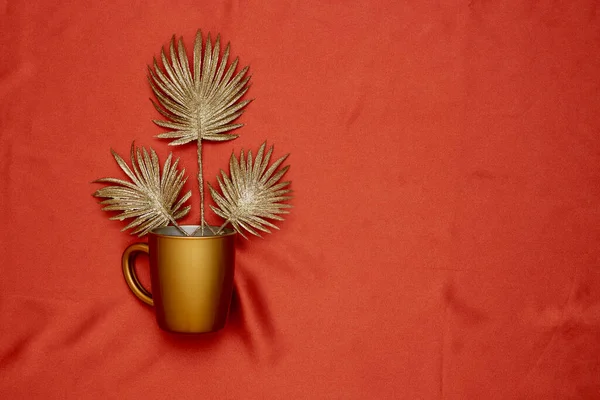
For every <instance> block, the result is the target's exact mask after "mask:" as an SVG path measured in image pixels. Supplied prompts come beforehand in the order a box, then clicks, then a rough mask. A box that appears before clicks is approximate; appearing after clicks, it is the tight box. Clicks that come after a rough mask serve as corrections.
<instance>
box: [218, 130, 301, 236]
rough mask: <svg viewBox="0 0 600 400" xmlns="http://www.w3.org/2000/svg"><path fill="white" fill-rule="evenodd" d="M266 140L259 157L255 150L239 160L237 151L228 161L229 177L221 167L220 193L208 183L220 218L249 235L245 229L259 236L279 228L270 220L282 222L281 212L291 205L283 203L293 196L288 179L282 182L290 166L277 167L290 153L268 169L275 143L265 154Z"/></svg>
mask: <svg viewBox="0 0 600 400" xmlns="http://www.w3.org/2000/svg"><path fill="white" fill-rule="evenodd" d="M266 146H267V143H266V142H265V143H263V144H262V145H261V146H260V148H259V149H258V153H257V154H256V158H254V159H253V158H252V152H250V151H249V152H248V153H247V155H244V150H242V151H241V152H240V157H239V159H238V158H236V156H235V154H232V155H231V158H230V160H229V174H230V175H229V176H228V175H227V174H226V173H225V172H224V171H222V170H221V176H217V182H218V184H219V188H220V190H221V193H219V192H218V191H217V190H216V189H215V188H213V187H212V186H211V185H210V184H209V189H210V194H211V196H212V198H213V200H214V202H215V203H216V205H217V207H214V206H211V208H212V210H213V211H214V212H215V213H216V214H217V215H218V216H220V217H221V218H224V219H225V220H226V221H228V222H229V223H231V225H232V226H233V228H234V229H235V230H236V231H237V232H238V233H240V234H241V235H242V236H244V237H246V236H245V235H244V233H243V231H247V232H249V233H251V234H253V235H257V236H260V233H259V232H265V233H271V231H270V230H269V229H268V228H275V229H279V228H277V226H275V225H274V224H273V223H271V222H269V221H268V219H271V220H277V221H282V220H283V218H282V217H281V216H280V214H287V213H288V211H287V210H286V209H287V208H290V207H291V205H289V204H285V203H282V202H283V201H287V200H289V199H291V196H289V193H290V192H291V190H289V189H287V186H288V185H289V184H290V182H289V181H286V182H279V180H280V179H281V178H282V177H283V175H284V174H285V173H286V172H287V170H288V169H289V165H286V166H285V167H283V168H280V169H278V168H279V167H280V166H281V164H282V163H283V162H284V161H285V159H286V158H287V156H288V155H285V156H283V157H281V158H279V159H278V160H276V161H275V162H274V163H273V164H272V165H271V166H270V167H269V168H268V169H267V166H268V164H269V159H270V157H271V154H272V152H273V146H271V148H269V150H268V152H267V154H266V155H265V148H266Z"/></svg>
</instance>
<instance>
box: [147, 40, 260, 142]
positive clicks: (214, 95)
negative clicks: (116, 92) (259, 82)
mask: <svg viewBox="0 0 600 400" xmlns="http://www.w3.org/2000/svg"><path fill="white" fill-rule="evenodd" d="M202 44H203V43H202V33H201V32H200V31H199V30H198V32H197V33H196V41H195V44H194V57H193V74H192V71H191V70H190V65H189V62H188V57H187V54H186V51H185V47H184V45H183V40H182V39H181V38H180V39H179V41H178V43H177V46H176V44H175V36H173V38H172V40H171V44H170V47H169V52H170V60H168V59H167V56H166V55H165V51H164V49H161V59H162V64H163V67H164V72H163V70H162V69H161V68H160V67H159V65H158V62H157V61H156V58H155V59H154V68H151V67H150V66H148V81H149V82H150V86H151V87H152V91H153V92H154V94H155V95H156V98H157V99H158V103H159V104H160V105H159V104H156V103H155V102H154V101H152V104H154V107H155V108H156V109H157V110H158V112H159V113H161V114H162V115H163V116H164V117H165V118H166V120H165V121H163V120H155V121H154V123H156V124H157V125H159V126H161V127H163V128H167V129H170V130H171V131H170V132H166V133H161V134H160V135H158V137H159V138H163V139H174V140H173V141H171V143H169V144H170V145H173V146H175V145H182V144H186V143H189V142H192V141H195V140H199V139H200V140H216V141H225V140H231V139H235V138H236V137H238V135H233V134H226V133H225V132H228V131H231V130H233V129H236V128H239V127H241V126H243V124H233V123H232V121H234V120H235V119H236V118H238V117H239V116H240V115H241V114H242V113H243V109H244V107H245V106H246V105H247V104H248V103H249V102H250V100H243V101H240V98H241V97H242V96H243V95H244V93H246V91H247V90H248V87H249V85H248V81H249V80H250V76H247V77H245V75H246V72H247V71H248V67H245V68H243V69H242V70H241V71H240V72H239V73H238V74H237V75H235V76H233V73H234V71H235V69H236V67H237V64H238V59H237V58H236V59H235V60H234V61H233V62H232V63H231V64H230V65H229V68H227V71H225V68H226V66H227V59H228V57H229V44H227V46H226V48H225V52H224V53H223V56H222V57H221V58H219V55H220V47H221V45H220V36H217V40H216V42H215V44H214V47H213V44H212V40H211V38H210V34H208V37H207V39H206V41H205V43H204V46H205V48H204V54H203V52H202ZM176 47H177V48H176ZM161 106H162V107H161Z"/></svg>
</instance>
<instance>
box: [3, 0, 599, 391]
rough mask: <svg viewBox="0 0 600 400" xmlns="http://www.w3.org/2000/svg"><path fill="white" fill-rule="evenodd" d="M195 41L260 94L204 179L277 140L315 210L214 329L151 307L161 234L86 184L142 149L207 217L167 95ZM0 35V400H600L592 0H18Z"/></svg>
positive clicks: (295, 183) (285, 225) (283, 234)
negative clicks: (215, 42) (115, 215)
mask: <svg viewBox="0 0 600 400" xmlns="http://www.w3.org/2000/svg"><path fill="white" fill-rule="evenodd" d="M197 29H201V30H202V32H203V35H205V36H206V35H207V34H208V33H209V32H210V33H211V35H212V37H213V39H214V38H215V36H216V34H217V33H220V34H221V40H222V42H223V43H227V42H231V55H232V57H230V59H233V58H234V57H239V59H240V67H241V66H245V65H249V66H250V70H249V73H250V74H251V75H252V80H251V83H252V85H251V87H250V89H249V91H248V93H247V94H246V98H248V99H254V100H253V102H252V103H250V104H249V105H248V106H247V108H246V111H245V113H244V114H243V115H242V116H241V117H240V118H239V119H238V121H239V122H240V123H243V124H245V126H244V127H243V128H241V129H239V130H237V131H235V133H237V134H239V135H240V136H239V138H238V139H236V140H234V141H230V142H225V143H216V142H205V143H204V144H203V151H204V160H203V162H204V167H205V177H206V180H207V181H208V182H209V183H211V184H212V185H213V186H214V185H215V184H216V176H217V174H218V172H219V170H220V169H225V170H227V169H228V160H229V156H230V155H231V152H232V151H235V152H236V154H239V151H240V149H242V148H244V149H252V150H253V152H254V151H255V150H256V149H258V147H259V146H260V144H261V143H262V142H263V141H264V140H265V139H266V140H268V143H269V144H274V145H275V151H274V153H273V157H280V156H282V155H284V154H285V153H288V152H289V153H291V155H290V157H289V158H288V159H287V161H286V162H288V163H289V164H290V165H291V169H290V170H289V172H288V173H287V175H286V177H287V178H289V179H290V180H292V185H291V189H293V191H294V192H293V195H294V196H295V197H294V199H293V200H292V202H291V203H292V204H293V208H292V209H291V214H289V216H288V217H286V220H285V221H284V222H282V223H280V224H279V226H280V228H281V230H280V231H275V233H273V234H272V235H268V236H266V237H265V238H263V239H260V238H254V237H253V238H250V240H248V241H245V240H243V239H241V238H240V239H241V240H239V241H238V244H237V253H236V257H237V263H236V272H235V291H234V296H233V300H232V306H231V310H230V315H229V320H228V323H227V326H226V327H225V328H224V329H223V330H222V331H220V332H218V333H214V334H208V335H203V336H200V337H195V336H178V335H173V334H168V333H166V332H163V331H161V330H160V329H159V328H158V326H157V325H156V321H155V316H154V312H153V310H152V308H150V307H148V306H146V305H145V304H143V303H141V302H140V301H138V300H137V299H136V298H135V297H134V296H133V295H132V293H131V292H130V291H129V289H128V288H127V286H126V284H125V282H124V280H123V276H122V273H121V266H120V262H121V254H122V252H123V250H124V249H125V248H126V247H127V246H128V245H129V244H131V243H134V242H137V241H146V239H138V238H137V237H134V236H130V235H128V234H127V233H125V232H120V230H121V228H123V227H124V226H125V225H124V224H123V223H122V222H119V221H110V220H109V219H108V217H110V216H111V214H109V213H106V212H103V211H101V207H100V206H99V205H98V200H97V199H95V198H93V197H92V196H91V194H92V193H93V192H94V191H95V190H97V189H98V188H99V187H101V185H98V184H92V183H91V182H92V181H93V180H94V179H97V178H101V177H107V176H114V177H121V178H122V177H123V174H122V172H121V171H120V169H119V167H118V166H117V164H116V163H115V162H114V159H113V158H112V156H111V154H110V149H111V148H113V149H114V150H115V151H117V152H118V153H119V154H121V155H123V156H124V157H126V158H127V155H128V151H129V148H130V146H131V143H132V141H134V140H135V143H136V145H138V146H146V147H148V146H152V147H153V148H154V149H155V150H156V151H157V153H158V155H159V157H160V159H161V161H164V160H165V159H166V157H167V155H168V154H169V152H170V151H173V152H174V155H175V156H179V157H181V161H180V166H183V167H185V168H186V171H188V173H190V178H189V179H188V181H187V183H186V186H185V188H184V191H187V190H192V193H193V197H192V198H191V199H190V201H188V204H190V205H192V211H191V212H190V214H189V215H188V216H186V217H185V218H184V220H183V221H182V222H183V223H188V224H195V223H197V221H198V219H199V212H200V211H199V195H198V191H197V181H196V179H195V177H194V173H195V171H196V169H197V166H196V149H195V146H194V145H191V144H190V145H186V146H179V147H170V146H168V142H167V141H165V140H161V139H157V138H156V137H155V136H156V135H157V134H159V133H161V132H164V129H161V128H159V127H158V126H156V125H154V124H153V123H152V120H153V119H160V118H161V116H160V114H159V113H158V112H157V111H156V110H155V109H154V108H153V107H152V104H151V102H150V101H149V100H148V99H149V98H151V97H152V91H151V89H150V87H149V85H148V81H147V66H148V65H151V64H152V61H153V57H154V56H159V54H160V49H161V46H167V45H168V43H169V41H170V39H171V37H172V35H173V34H177V36H183V38H184V42H185V43H186V46H187V49H188V55H190V54H191V50H192V47H191V46H192V43H193V39H194V35H195V33H196V30H197ZM0 31H1V35H0V43H1V45H0V49H1V54H2V57H0V170H1V177H2V181H1V184H0V216H1V223H2V224H1V225H2V228H1V229H0V252H1V258H2V259H1V262H0V397H2V398H3V399H141V398H144V399H164V398H173V399H410V400H413V399H457V400H459V399H545V400H547V399H600V245H599V243H600V136H599V135H600V96H598V93H599V90H600V9H599V5H598V3H597V2H596V1H594V0H578V1H551V0H539V1H483V0H470V1H467V0H462V1H372V2H371V1H258V0H250V1H224V2H222V1H212V2H204V1H163V0H157V1H154V2H147V3H146V2H141V1H112V2H84V1H63V2H56V1H43V0H41V1H30V2H26V1H22V0H15V1H10V0H4V1H0ZM208 197H209V196H208ZM207 202H208V203H210V202H209V201H208V198H207ZM207 220H208V222H210V223H212V224H220V222H222V221H220V220H219V218H218V217H216V216H215V215H214V214H213V213H212V212H210V210H208V211H207ZM137 261H138V270H139V273H140V275H141V279H142V281H143V282H144V284H146V285H147V286H149V272H148V261H147V258H145V257H141V256H140V257H138V260H137Z"/></svg>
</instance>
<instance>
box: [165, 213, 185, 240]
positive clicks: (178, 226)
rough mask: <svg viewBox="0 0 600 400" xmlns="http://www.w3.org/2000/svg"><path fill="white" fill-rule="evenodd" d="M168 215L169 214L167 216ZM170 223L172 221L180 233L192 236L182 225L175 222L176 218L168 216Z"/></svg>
mask: <svg viewBox="0 0 600 400" xmlns="http://www.w3.org/2000/svg"><path fill="white" fill-rule="evenodd" d="M167 215H168V214H167ZM168 218H169V221H171V223H172V224H173V226H174V227H175V228H177V229H178V230H179V232H181V233H183V234H184V235H185V236H190V234H189V233H187V232H186V231H185V230H184V229H183V228H182V227H181V225H179V224H178V223H177V221H175V218H173V217H172V216H170V215H168Z"/></svg>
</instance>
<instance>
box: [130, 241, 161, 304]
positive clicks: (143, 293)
mask: <svg viewBox="0 0 600 400" xmlns="http://www.w3.org/2000/svg"><path fill="white" fill-rule="evenodd" d="M137 253H146V254H149V251H148V245H147V244H146V243H134V244H132V245H130V246H129V247H127V248H126V249H125V251H124V252H123V258H122V264H123V276H124V277H125V282H127V286H129V289H131V291H132V292H133V294H135V296H136V297H137V298H138V299H140V300H141V301H143V302H144V303H146V304H148V305H149V306H153V305H154V300H152V293H150V292H149V291H148V290H147V289H146V288H145V287H143V286H142V284H141V283H140V280H139V279H138V277H137V275H136V274H135V269H134V258H135V256H136V255H137Z"/></svg>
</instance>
